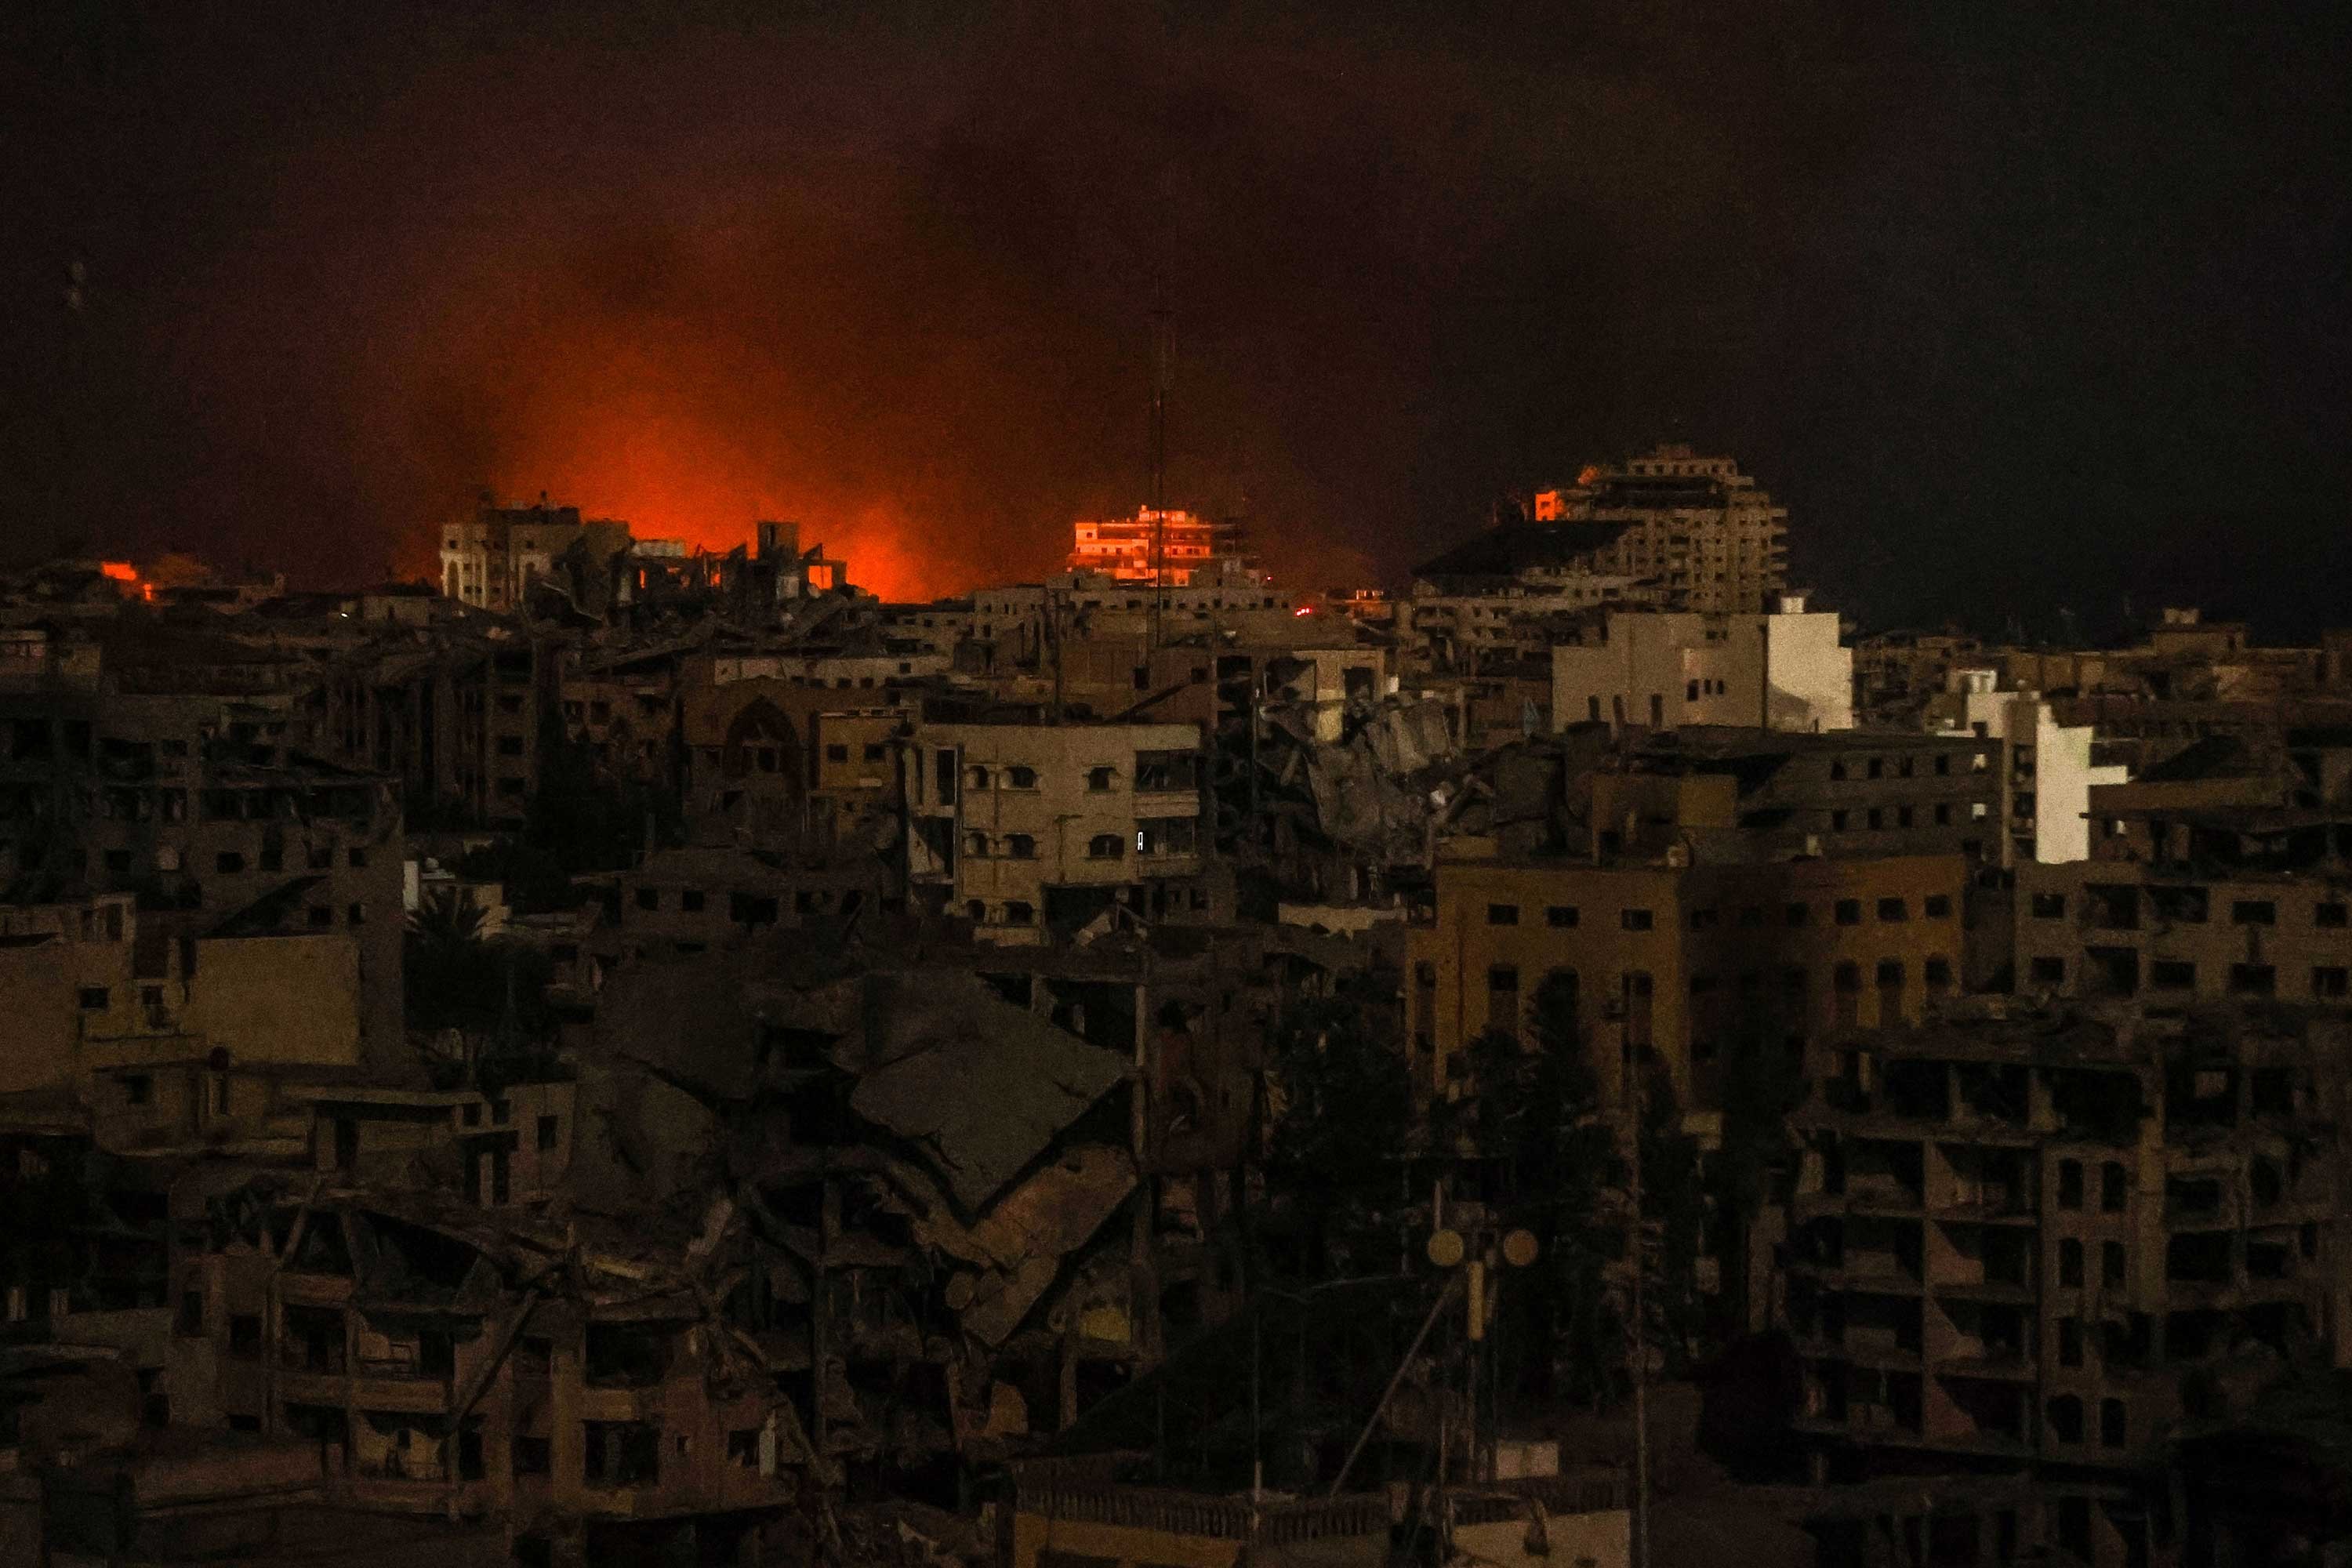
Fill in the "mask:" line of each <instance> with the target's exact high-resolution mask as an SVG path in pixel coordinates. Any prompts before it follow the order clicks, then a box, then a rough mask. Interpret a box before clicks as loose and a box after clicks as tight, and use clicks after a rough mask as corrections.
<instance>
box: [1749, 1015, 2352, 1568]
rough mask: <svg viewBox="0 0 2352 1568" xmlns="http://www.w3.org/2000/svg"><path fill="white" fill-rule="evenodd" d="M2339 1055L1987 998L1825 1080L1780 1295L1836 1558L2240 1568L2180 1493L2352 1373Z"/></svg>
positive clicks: (1833, 1061)
mask: <svg viewBox="0 0 2352 1568" xmlns="http://www.w3.org/2000/svg"><path fill="white" fill-rule="evenodd" d="M2345 1027H2346V1026H2345V1023H2344V1021H2343V1019H2341V1018H2340V1017H2336V1016H2327V1015H2324V1014H2318V1013H2314V1012H2311V1011H2309V1010H2295V1009H2285V1008H2269V1009H2266V1008H2261V1007H2252V1008H2232V1007H2230V1006H2228V1005H2215V1006H2201V1005H2200V1006H2189V1007H2181V1008H2171V1009H2165V1010H2158V1009H2157V1008H2155V1007H2151V1006H2145V1005H2139V1004H2136V1003H2131V1002H2114V1003H2101V1004H2078V1003H2071V1002H2056V1003H2049V1004H2039V1005H2037V1004H2034V1003H2032V1002H2030V1001H2025V1000H2021V999H2011V998H2006V997H1985V998H1979V999H1974V1000H1971V1001H1970V1002H1969V1003H1967V1004H1964V1005H1956V1006H1953V1007H1951V1008H1948V1009H1947V1010H1946V1011H1945V1012H1944V1013H1943V1014H1942V1015H1941V1016H1938V1017H1937V1018H1936V1019H1935V1020H1933V1021H1931V1022H1928V1023H1926V1024H1923V1025H1921V1026H1917V1027H1879V1028H1864V1029H1859V1030H1853V1031H1847V1032H1844V1033H1843V1034H1841V1035H1839V1036H1838V1037H1835V1038H1834V1039H1832V1041H1830V1042H1829V1043H1828V1044H1827V1047H1826V1048H1824V1049H1823V1050H1822V1051H1820V1052H1818V1053H1815V1055H1814V1057H1813V1058H1812V1059H1811V1074H1810V1079H1809V1092H1808V1097H1807V1099H1806V1100H1805V1102H1804V1104H1803V1106H1802V1107H1801V1110H1799V1111H1798V1112H1797V1114H1796V1115H1795V1116H1794V1118H1793V1119H1792V1121H1791V1130H1792V1131H1793V1133H1794V1136H1795V1137H1796V1139H1797V1141H1798V1143H1797V1147H1798V1150H1799V1156H1798V1162H1797V1167H1796V1179H1795V1182H1794V1186H1793V1191H1792V1194H1791V1195H1790V1197H1789V1199H1788V1202H1787V1207H1786V1209H1785V1211H1784V1212H1782V1213H1781V1214H1780V1215H1778V1220H1779V1230H1780V1239H1779V1241H1778V1243H1777V1247H1778V1252H1779V1269H1778V1274H1779V1287H1778V1289H1779V1290H1780V1317H1781V1321H1783V1322H1784V1323H1785V1325H1786V1328H1787V1330H1788V1331H1789V1332H1790V1335H1791V1336H1792V1337H1793V1339H1794V1342H1795V1345H1796V1349H1797V1352H1798V1354H1799V1356H1800V1358H1801V1363H1802V1367H1803V1377H1802V1390H1801V1404H1800V1407H1799V1410H1798V1412H1797V1415H1795V1417H1794V1420H1793V1426H1794V1428H1795V1431H1796V1433H1797V1435H1798V1436H1800V1438H1801V1440H1802V1442H1803V1443H1804V1445H1805V1447H1806V1450H1807V1452H1808V1454H1809V1455H1810V1457H1811V1466H1812V1469H1813V1475H1814V1479H1816V1480H1817V1481H1819V1482H1822V1483H1827V1489H1826V1490H1825V1491H1823V1492H1822V1493H1820V1494H1818V1497H1817V1500H1816V1505H1815V1506H1816V1530H1817V1533H1819V1534H1820V1535H1821V1538H1822V1542H1823V1549H1824V1552H1826V1553H1833V1555H1834V1560H1836V1561H1842V1562H1874V1561H1875V1562H1894V1561H1909V1560H1911V1559H1909V1558H1906V1557H1904V1556H1902V1555H1901V1553H1902V1552H1903V1551H1904V1550H1905V1546H1904V1543H1905V1542H1906V1541H1908V1542H1916V1541H1917V1540H1919V1539H1921V1538H1922V1537H1921V1533H1920V1532H1922V1531H1926V1532H1927V1536H1928V1537H1931V1538H1933V1539H1936V1540H1938V1541H1944V1542H1948V1543H1950V1545H1951V1547H1952V1549H1953V1550H1956V1551H1959V1552H1963V1553H1964V1554H1963V1555H1960V1556H1958V1557H1955V1558H1953V1559H1952V1560H1954V1561H1971V1560H1974V1561H1984V1560H1986V1556H1990V1557H1991V1558H1992V1559H1993V1560H1996V1561H2012V1560H2017V1561H2022V1560H2025V1559H2026V1557H2027V1556H2028V1555H2029V1553H2030V1552H2032V1550H2035V1549H2042V1550H2050V1549H2055V1550H2056V1551H2059V1552H2063V1553H2065V1554H2066V1555H2064V1556H2063V1557H2061V1558H2058V1559H2056V1560H2059V1561H2066V1562H2074V1563H2085V1564H2090V1565H2093V1568H2122V1565H2125V1564H2131V1563H2178V1562H2184V1561H2217V1562H2218V1561H2231V1560H2233V1559H2231V1558H2230V1557H2228V1556H2226V1555H2222V1556H2205V1555H2202V1553H2205V1552H2228V1551H2229V1550H2230V1548H2229V1544H2228V1542H2226V1541H2217V1539H2216V1535H2217V1530H2220V1529H2221V1527H2220V1526H2217V1525H2216V1523H2215V1521H2213V1520H2211V1519H2208V1518H2204V1517H2201V1516H2200V1514H2199V1513H2198V1511H2197V1510H2195V1509H2193V1508H2191V1507H2190V1506H2189V1503H2188V1501H2187V1500H2186V1494H2184V1493H2183V1492H2182V1490H2181V1489H2179V1488H2177V1487H2172V1486H2169V1485H2168V1482H2167V1479H2166V1475H2167V1466H2168V1464H2169V1463H2170V1462H2171V1460H2172V1458H2173V1456H2174V1455H2175V1453H2176V1452H2177V1451H2178V1448H2179V1445H2182V1444H2184V1443H2187V1442H2189V1441H2191V1440H2194V1439H2196V1438H2198V1437H2199V1436H2200V1434H2213V1433H2218V1432H2221V1431H2224V1430H2227V1429H2229V1428H2230V1426H2231V1424H2232V1423H2235V1422H2238V1421H2242V1420H2243V1419H2245V1418H2246V1417H2247V1416H2248V1415H2250V1413H2251V1412H2252V1411H2253V1410H2254V1409H2255V1408H2256V1406H2257V1405H2259V1404H2260V1402H2261V1401H2263V1399H2264V1398H2265V1396H2266V1395H2268V1394H2274V1393H2275V1392H2276V1391H2277V1390H2278V1389H2280V1388H2281V1387H2283V1386H2292V1385H2294V1384H2296V1383H2298V1382H2300V1381H2302V1380H2306V1379H2310V1378H2314V1377H2325V1376H2326V1375H2327V1374H2328V1373H2331V1372H2332V1371H2335V1370H2336V1369H2341V1368H2343V1367H2344V1366H2345V1365H2346V1362H2347V1353H2352V1352H2347V1340H2346V1334H2347V1299H2346V1294H2345V1286H2344V1247H2345V1246H2346V1237H2345V1235H2344V1230H2343V1214H2344V1207H2345V1200H2346V1196H2347V1193H2346V1181H2347V1163H2346V1151H2345V1148H2344V1144H2343V1135H2344V1121H2343V1119H2344V1114H2345V1108H2346V1102H2345V1089H2346V1084H2345V1078H2344V1063H2345V1055H2344V1051H2345V1045H2346V1040H2345V1037H2344V1035H2345ZM1774 1229H1775V1227H1774V1226H1765V1227H1761V1228H1760V1229H1759V1235H1760V1236H1763V1237H1766V1238H1767V1240H1769V1239H1770V1238H1771V1237H1772V1235H1773V1232H1774ZM2224 1532H2225V1531H2224ZM2192 1542H2194V1543H2196V1552H2197V1554H2195V1555H2192V1554H2190V1546H2191V1543H2192ZM1967 1552H1982V1553H1984V1554H1985V1556H1976V1557H1973V1558H1971V1557H1970V1556H1968V1555H1966V1554H1965V1553H1967ZM1825 1560H1826V1559H1825ZM2245 1560H2248V1561H2252V1560H2253V1559H2251V1558H2249V1559H2245Z"/></svg>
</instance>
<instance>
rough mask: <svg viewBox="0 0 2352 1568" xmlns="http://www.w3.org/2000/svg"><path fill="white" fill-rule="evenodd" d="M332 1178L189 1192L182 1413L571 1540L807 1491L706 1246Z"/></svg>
mask: <svg viewBox="0 0 2352 1568" xmlns="http://www.w3.org/2000/svg"><path fill="white" fill-rule="evenodd" d="M459 1099H460V1100H462V1099H463V1097H459ZM467 1103H470V1102H467ZM332 1109H334V1110H337V1111H338V1112H339V1116H340V1119H341V1120H344V1121H349V1120H352V1117H351V1116H348V1115H341V1113H344V1112H351V1113H356V1112H357V1111H358V1110H359V1109H360V1108H359V1107H358V1106H357V1104H356V1103H346V1104H343V1105H340V1106H335V1107H332ZM418 1109H419V1110H422V1111H425V1112H429V1113H431V1114H432V1115H433V1116H434V1117H436V1119H437V1120H438V1121H439V1123H440V1124H441V1125H443V1126H449V1125H451V1124H453V1123H454V1122H456V1121H457V1119H458V1118H459V1116H460V1115H461V1113H462V1111H463V1110H464V1109H465V1104H464V1103H451V1104H448V1105H423V1106H420V1107H419V1108H418ZM362 1147H363V1146H362ZM362 1158H364V1155H363V1154H362ZM321 1180H322V1182H323V1183H324V1190H323V1191H321V1190H320V1187H317V1186H314V1187H313V1188H312V1195H311V1196H310V1197H309V1198H304V1197H301V1196H300V1195H299V1194H295V1193H291V1192H287V1191H284V1190H282V1185H280V1186H276V1187H274V1186H273V1184H271V1183H269V1182H268V1179H267V1178H264V1179H261V1180H259V1181H253V1182H250V1183H248V1184H247V1185H245V1186H242V1187H237V1188H232V1189H231V1190H229V1191H227V1192H221V1191H218V1190H215V1191H212V1192H209V1193H207V1192H206V1191H205V1189H204V1187H203V1186H202V1185H201V1184H194V1183H186V1184H181V1185H180V1187H178V1188H176V1189H175V1190H174V1192H173V1195H172V1205H173V1219H174V1220H175V1222H177V1224H176V1234H177V1236H178V1238H179V1239H178V1241H177V1242H176V1243H175V1245H174V1247H173V1257H172V1260H171V1271H172V1277H173V1282H174V1289H175V1294H174V1295H173V1301H174V1303H175V1305H174V1308H173V1339H172V1342H171V1351H172V1355H171V1360H170V1362H169V1363H168V1365H167V1367H166V1370H165V1377H164V1386H165V1388H166V1389H167V1391H168V1394H169V1397H171V1399H172V1401H173V1414H174V1419H175V1420H182V1421H185V1422H191V1423H194V1424H199V1425H213V1426H218V1425H221V1424H224V1423H225V1424H226V1426H228V1427H229V1428H230V1429H231V1430H232V1431H235V1430H240V1429H241V1430H244V1431H248V1432H255V1433H262V1434H266V1435H269V1436H278V1437H296V1438H302V1439H307V1440H308V1441H309V1443H310V1445H312V1447H310V1456H309V1457H310V1468H309V1473H308V1474H307V1475H306V1476H305V1477H304V1478H303V1479H304V1481H305V1482H306V1483H307V1484H308V1485H309V1486H310V1487H311V1488H313V1489H316V1490H317V1491H318V1492H321V1493H323V1494H324V1495H325V1496H326V1497H328V1498H329V1499H331V1500H333V1501H335V1502H337V1503H339V1504H342V1505H344V1506H351V1507H358V1508H365V1509H371V1510H379V1511H382V1512H384V1513H389V1514H404V1513H428V1514H446V1515H448V1516H449V1517H452V1518H455V1517H461V1516H478V1515H482V1514H485V1513H488V1514H494V1515H499V1516H503V1517H505V1518H507V1519H509V1520H511V1521H515V1524H516V1527H517V1531H518V1533H523V1532H526V1531H528V1532H533V1533H536V1534H538V1535H539V1537H540V1538H541V1540H542V1541H544V1540H545V1539H546V1537H547V1536H548V1535H549V1534H553V1535H555V1536H557V1537H558V1552H559V1553H560V1554H561V1555H563V1556H565V1557H567V1558H568V1559H569V1560H572V1561H579V1560H583V1540H582V1536H583V1532H584V1533H585V1535H586V1538H587V1540H586V1542H585V1543H584V1544H585V1545H586V1546H587V1548H588V1550H589V1553H590V1554H591V1555H593V1556H594V1557H603V1556H604V1555H606V1554H609V1553H611V1552H615V1551H618V1552H623V1554H630V1553H629V1552H628V1550H627V1547H626V1545H625V1544H624V1543H625V1542H626V1541H627V1537H626V1536H625V1535H624V1536H622V1537H621V1538H620V1542H615V1541H614V1537H613V1536H612V1535H611V1534H609V1533H607V1532H610V1531H627V1530H629V1529H631V1528H633V1527H637V1528H651V1529H656V1530H662V1529H669V1530H674V1529H675V1528H676V1526H677V1522H678V1521H679V1520H680V1519H682V1518H683V1517H684V1516H687V1515H692V1514H705V1515H720V1514H730V1515H732V1516H733V1518H732V1520H731V1521H730V1525H729V1528H730V1529H731V1530H733V1531H741V1530H743V1529H744V1528H745V1526H746V1523H747V1522H748V1521H747V1517H746V1516H747V1514H752V1513H757V1512H759V1511H761V1510H767V1511H772V1510H777V1509H779V1508H781V1507H782V1506H783V1505H785V1504H787V1503H789V1502H790V1501H792V1500H793V1498H794V1497H795V1496H796V1495H797V1493H798V1487H799V1478H798V1468H799V1466H800V1465H801V1464H803V1463H804V1462H805V1461H806V1458H807V1457H808V1449H807V1444H806V1439H805V1437H804V1436H803V1429H802V1426H801V1424H800V1422H799V1419H798V1417H797V1415H795V1413H794V1411H793V1405H792V1404H791V1402H790V1401H789V1400H788V1399H787V1398H786V1397H785V1396H784V1395H783V1394H782V1393H781V1392H780V1391H779V1389H778V1387H777V1384H776V1382H775V1379H774V1378H773V1377H772V1375H769V1374H768V1373H767V1371H766V1368H765V1366H764V1364H763V1363H761V1361H760V1360H759V1359H758V1357H757V1352H746V1351H745V1350H744V1349H743V1348H742V1345H741V1343H740V1341H742V1339H743V1336H741V1335H740V1334H734V1335H732V1336H731V1337H730V1331H729V1329H728V1328H727V1327H726V1326H725V1325H724V1324H723V1323H722V1322H721V1321H719V1315H718V1313H717V1312H716V1311H715V1310H714V1309H713V1307H712V1305H711V1296H710V1293H709V1287H708V1286H704V1285H702V1284H701V1282H700V1280H699V1278H698V1276H699V1274H700V1273H701V1272H703V1271H706V1270H707V1269H708V1268H709V1260H708V1259H707V1258H698V1257H696V1256H681V1253H680V1251H679V1250H678V1249H677V1248H675V1247H671V1248H664V1247H660V1246H659V1245H657V1244H656V1245H652V1246H649V1245H647V1244H646V1241H644V1240H643V1239H641V1238H635V1237H629V1236H627V1235H625V1234H624V1233H622V1232H620V1231H618V1230H617V1229H614V1228H613V1227H609V1226H608V1227H605V1228H604V1229H603V1230H598V1229H595V1228H593V1227H583V1226H582V1225H581V1222H579V1221H573V1222H572V1229H571V1233H570V1235H569V1236H567V1234H566V1232H565V1229H564V1228H563V1227H561V1226H559V1227H556V1228H555V1229H553V1230H548V1229H547V1228H546V1227H544V1226H531V1225H530V1224H529V1223H528V1222H527V1220H526V1219H525V1218H524V1217H523V1216H521V1215H505V1216H499V1217H493V1216H491V1215H484V1214H482V1213H480V1212H479V1211H478V1210H473V1209H468V1208H458V1207H455V1206H453V1205H451V1204H450V1203H449V1201H448V1200H446V1199H435V1198H428V1197H425V1196H422V1195H416V1194H404V1193H399V1192H396V1191H392V1190H388V1189H383V1188H372V1189H369V1190H366V1191H359V1190H354V1189H352V1188H350V1187H348V1186H343V1185H341V1184H336V1183H335V1182H334V1181H333V1179H332V1178H331V1176H322V1178H321ZM218 1185H219V1184H215V1188H216V1189H217V1186H218ZM583 1228H584V1229H585V1234H584V1235H583ZM559 1258H561V1259H565V1260H566V1261H565V1263H564V1266H563V1267H562V1268H557V1269H551V1268H549V1263H550V1262H551V1260H553V1259H559ZM708 1528H709V1530H712V1531H715V1530H716V1529H718V1525H717V1523H716V1522H715V1521H713V1522H711V1523H710V1524H709V1526H708ZM600 1539H601V1540H602V1542H603V1543H604V1545H603V1551H602V1552H597V1551H595V1550H594V1547H595V1544H596V1543H597V1542H599V1540H600Z"/></svg>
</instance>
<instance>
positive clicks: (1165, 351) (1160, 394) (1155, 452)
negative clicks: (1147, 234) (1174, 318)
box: [1151, 295, 1176, 648]
mask: <svg viewBox="0 0 2352 1568" xmlns="http://www.w3.org/2000/svg"><path fill="white" fill-rule="evenodd" d="M1175 361H1176V334H1175V331H1174V329H1173V328H1172V327H1171V325H1170V324H1169V320H1168V306H1167V304H1166V302H1165V296H1164V295H1163V296H1162V300H1161V302H1160V303H1159V304H1157V305H1155V306H1153V307H1152V310H1151V646H1152V647H1155V648H1156V647H1159V646H1160V618H1161V616H1163V615H1164V614H1165V613H1166V611H1167V607H1168V495H1167V486H1168V384H1169V380H1170V378H1171V374H1172V373H1173V371H1174V368H1175Z"/></svg>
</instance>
